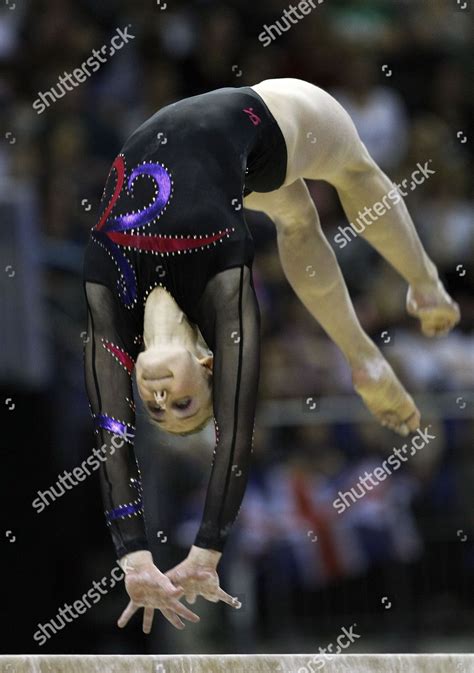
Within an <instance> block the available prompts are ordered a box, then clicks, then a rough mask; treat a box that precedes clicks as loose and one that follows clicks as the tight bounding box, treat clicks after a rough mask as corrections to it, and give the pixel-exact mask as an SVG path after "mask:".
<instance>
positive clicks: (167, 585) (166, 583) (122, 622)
mask: <svg viewBox="0 0 474 673" xmlns="http://www.w3.org/2000/svg"><path fill="white" fill-rule="evenodd" d="M120 565H121V566H122V569H123V571H124V572H125V587H126V589H127V593H128V595H129V596H130V599H131V600H130V603H129V604H128V606H127V607H126V608H125V610H124V611H123V612H122V614H121V615H120V618H119V620H118V622H117V624H118V626H119V627H120V628H123V627H124V626H126V625H127V624H128V622H129V621H130V618H131V617H132V616H133V615H134V614H135V612H137V610H139V609H140V608H144V611H143V632H144V633H150V631H151V627H152V624H153V616H154V611H155V610H161V612H162V613H163V615H164V616H165V617H166V619H167V620H168V621H169V622H170V623H171V624H173V626H175V627H176V628H177V629H184V623H183V622H182V621H181V619H180V617H183V619H187V620H189V621H190V622H199V621H200V618H199V617H198V615H195V614H194V612H191V610H189V609H188V608H187V607H186V606H185V605H183V604H182V603H180V601H179V599H180V598H182V596H183V593H184V591H183V590H182V589H180V588H178V587H175V586H174V584H173V583H172V582H171V580H170V579H169V578H168V577H166V575H164V574H163V573H162V572H160V571H159V570H158V568H157V567H156V566H155V564H154V563H153V558H152V556H151V553H150V552H149V551H138V552H133V553H131V554H127V556H125V557H124V558H123V559H122V560H121V561H120Z"/></svg>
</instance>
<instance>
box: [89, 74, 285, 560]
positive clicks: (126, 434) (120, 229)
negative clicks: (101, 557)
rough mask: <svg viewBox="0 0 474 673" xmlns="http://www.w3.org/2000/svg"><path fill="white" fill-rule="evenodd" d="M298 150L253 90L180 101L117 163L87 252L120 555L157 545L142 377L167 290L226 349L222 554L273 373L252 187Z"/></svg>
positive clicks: (218, 370) (93, 353) (98, 425)
mask: <svg viewBox="0 0 474 673" xmlns="http://www.w3.org/2000/svg"><path fill="white" fill-rule="evenodd" d="M285 171H286V146H285V144H284V139H283V136H282V135H281V131H280V130H279V127H278V126H277V124H276V122H275V120H274V119H273V117H272V116H271V115H270V113H269V111H268V109H267V108H266V106H265V105H264V103H263V101H262V100H261V99H260V98H259V97H258V95H257V94H256V93H255V92H254V91H253V90H252V89H250V88H248V87H243V88H240V89H239V88H237V89H233V88H227V89H220V90H218V91H215V92H211V93H209V94H204V95H202V96H196V97H194V98H191V99H186V100H184V101H181V102H179V103H175V104H173V105H170V106H167V107H166V108H164V109H163V110H161V111H159V112H158V113H157V114H156V115H154V116H153V117H152V118H151V119H150V120H148V121H147V122H146V123H145V124H143V126H141V127H140V128H139V129H138V130H137V131H136V132H135V133H134V134H133V135H132V136H131V137H130V138H129V139H128V141H127V142H126V144H125V145H124V148H123V149H122V151H121V153H120V154H119V155H118V157H117V158H116V159H115V161H114V163H113V165H112V168H111V171H110V174H109V178H108V180H107V183H106V187H105V190H104V195H103V198H102V203H101V211H100V216H99V221H98V223H97V224H96V226H95V227H94V228H93V229H92V230H91V235H90V239H89V242H88V245H87V249H86V253H85V258H84V290H85V296H86V301H87V309H88V330H87V335H88V336H87V340H86V343H85V347H84V365H85V380H86V389H87V393H88V397H89V403H90V410H91V413H92V417H93V424H94V430H95V435H96V442H97V448H98V449H99V450H100V451H101V452H102V453H103V455H104V459H103V461H102V462H101V467H100V479H101V488H102V493H103V500H104V507H105V517H106V521H107V524H108V525H109V527H110V530H111V533H112V539H113V542H114V545H115V549H116V553H117V556H118V558H121V557H122V556H124V555H125V554H127V553H129V552H131V551H135V550H138V549H147V548H148V543H147V535H146V527H145V520H144V514H143V501H142V488H141V480H140V472H139V468H138V465H137V461H136V458H135V453H134V434H135V403H134V399H133V386H132V375H133V370H134V365H135V361H136V359H137V356H138V353H139V352H140V349H141V348H142V338H143V315H144V306H145V302H146V299H147V297H148V295H149V293H150V292H151V290H152V289H153V288H155V287H157V286H161V287H164V288H165V289H167V290H168V292H170V293H171V295H172V296H173V297H174V299H175V301H176V302H177V303H178V305H179V306H180V308H181V309H182V310H183V312H184V313H185V315H186V316H187V318H188V319H189V320H190V321H191V322H194V323H195V324H197V325H198V326H199V328H200V330H201V333H202V334H203V337H204V339H205V340H206V342H207V345H208V346H209V348H210V349H211V350H212V351H213V354H214V368H213V405H214V419H215V428H216V447H215V450H214V456H213V461H212V470H211V476H210V480H209V485H208V491H207V496H206V501H205V506H204V513H203V518H202V524H201V526H200V529H199V531H198V534H197V537H196V541H195V544H196V545H197V546H200V547H204V548H209V549H215V550H218V551H222V550H223V547H224V544H225V541H226V539H227V537H228V534H229V532H230V529H231V526H232V524H233V522H234V521H235V519H236V517H237V514H238V512H239V509H240V506H241V503H242V498H243V494H244V491H245V486H246V483H247V475H248V471H249V466H250V458H251V447H252V434H253V426H254V418H255V407H256V397H257V386H258V375H259V310H258V304H257V299H256V296H255V291H254V288H253V282H252V272H251V267H252V260H253V244H252V239H251V236H250V233H249V231H248V228H247V225H246V223H245V218H244V215H243V206H242V197H243V194H245V193H249V192H250V191H252V190H255V191H272V190H274V189H277V188H278V187H279V186H280V185H281V184H282V182H283V180H284V177H285Z"/></svg>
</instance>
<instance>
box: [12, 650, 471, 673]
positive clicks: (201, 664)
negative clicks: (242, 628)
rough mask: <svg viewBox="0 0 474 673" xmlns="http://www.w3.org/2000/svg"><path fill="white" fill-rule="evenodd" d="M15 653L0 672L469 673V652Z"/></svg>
mask: <svg viewBox="0 0 474 673" xmlns="http://www.w3.org/2000/svg"><path fill="white" fill-rule="evenodd" d="M320 657H321V655H319V654H315V655H311V654H259V655H237V654H226V655H207V654H201V655H198V654H187V655H181V654H177V655H166V656H163V655H156V656H122V655H120V656H118V655H111V656H103V655H74V656H71V655H68V656H66V655H45V656H36V655H19V656H0V672H1V673H224V672H225V673H315V672H316V671H319V670H324V673H473V671H474V655H473V654H346V655H344V654H340V655H335V656H334V657H333V658H332V659H331V660H329V659H326V660H325V663H324V666H323V667H322V666H321V663H317V662H321V658H320Z"/></svg>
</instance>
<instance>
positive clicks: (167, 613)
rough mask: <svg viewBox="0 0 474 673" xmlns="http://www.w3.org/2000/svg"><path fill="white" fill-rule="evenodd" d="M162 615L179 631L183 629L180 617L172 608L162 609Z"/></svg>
mask: <svg viewBox="0 0 474 673" xmlns="http://www.w3.org/2000/svg"><path fill="white" fill-rule="evenodd" d="M161 612H162V613H163V616H164V617H165V618H166V619H167V620H168V621H169V622H170V624H173V626H174V627H175V628H177V629H179V630H180V631H182V630H183V629H184V624H183V622H182V621H181V619H180V618H179V617H178V616H177V615H175V614H174V612H173V611H172V610H162V611H161Z"/></svg>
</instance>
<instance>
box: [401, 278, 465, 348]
mask: <svg viewBox="0 0 474 673" xmlns="http://www.w3.org/2000/svg"><path fill="white" fill-rule="evenodd" d="M406 306H407V311H408V313H409V314H410V315H412V316H414V317H415V318H418V319H419V320H420V322H421V330H422V332H423V334H424V335H425V336H428V337H433V336H438V337H440V336H445V335H446V334H448V332H450V331H451V330H452V329H453V327H454V326H455V325H457V323H458V322H459V320H460V317H461V314H460V311H459V306H458V304H456V302H455V301H453V300H452V299H451V297H450V296H449V294H448V293H447V292H446V290H445V289H444V286H443V284H442V282H441V281H440V280H438V281H436V282H433V283H430V284H428V285H426V284H425V285H419V286H410V287H409V288H408V294H407V301H406Z"/></svg>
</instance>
